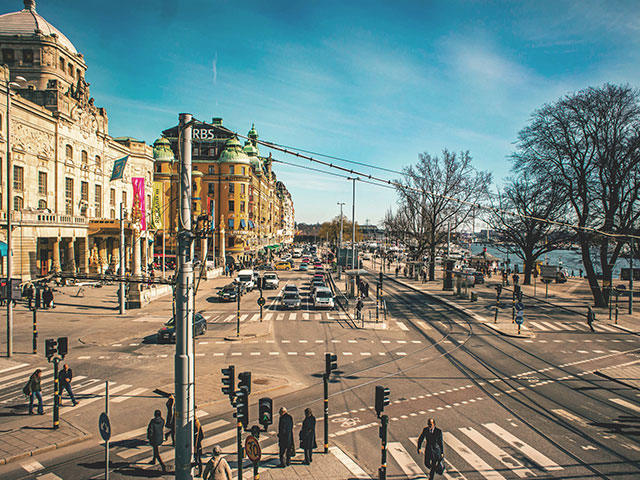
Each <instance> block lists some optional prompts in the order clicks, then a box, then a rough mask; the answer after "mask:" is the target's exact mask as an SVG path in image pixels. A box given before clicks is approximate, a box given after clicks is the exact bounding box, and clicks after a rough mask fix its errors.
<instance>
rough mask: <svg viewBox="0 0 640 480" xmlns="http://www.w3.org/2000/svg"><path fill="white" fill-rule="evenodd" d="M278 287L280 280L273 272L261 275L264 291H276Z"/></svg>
mask: <svg viewBox="0 0 640 480" xmlns="http://www.w3.org/2000/svg"><path fill="white" fill-rule="evenodd" d="M279 285H280V279H279V278H278V274H277V273H275V272H273V273H271V272H269V273H265V274H264V275H262V288H264V289H265V290H268V289H276V288H278V286H279Z"/></svg>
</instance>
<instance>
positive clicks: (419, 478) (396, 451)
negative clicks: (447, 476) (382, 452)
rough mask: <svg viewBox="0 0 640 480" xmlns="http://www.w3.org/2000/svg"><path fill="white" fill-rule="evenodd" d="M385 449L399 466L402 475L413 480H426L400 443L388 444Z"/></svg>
mask: <svg viewBox="0 0 640 480" xmlns="http://www.w3.org/2000/svg"><path fill="white" fill-rule="evenodd" d="M387 448H388V450H389V454H390V455H391V456H392V457H393V459H394V460H395V461H396V463H397V464H398V465H399V466H400V470H402V473H404V474H405V475H407V476H408V477H409V478H411V479H413V480H423V479H424V480H426V478H427V476H426V475H425V474H424V472H423V471H422V469H421V468H420V467H419V466H418V464H417V463H416V462H415V461H414V460H413V458H411V455H409V452H407V450H406V449H405V448H404V447H403V446H402V444H401V443H400V442H390V443H389V444H388V445H387Z"/></svg>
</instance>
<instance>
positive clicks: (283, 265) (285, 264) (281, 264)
mask: <svg viewBox="0 0 640 480" xmlns="http://www.w3.org/2000/svg"><path fill="white" fill-rule="evenodd" d="M276 270H291V264H290V263H289V262H278V263H276Z"/></svg>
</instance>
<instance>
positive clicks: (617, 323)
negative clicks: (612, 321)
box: [616, 307, 618, 325]
mask: <svg viewBox="0 0 640 480" xmlns="http://www.w3.org/2000/svg"><path fill="white" fill-rule="evenodd" d="M617 324H618V307H616V325H617Z"/></svg>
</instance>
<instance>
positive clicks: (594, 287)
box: [579, 234, 607, 308]
mask: <svg viewBox="0 0 640 480" xmlns="http://www.w3.org/2000/svg"><path fill="white" fill-rule="evenodd" d="M579 240H580V250H581V253H582V263H583V265H584V270H585V273H586V275H587V281H588V282H589V288H590V289H591V295H592V296H593V303H594V306H596V307H601V308H603V307H606V306H607V304H606V303H605V300H604V297H603V296H602V290H601V289H600V285H599V284H598V279H597V278H596V272H595V270H594V269H593V262H592V261H591V255H590V254H589V245H590V242H589V237H588V236H586V235H584V234H581V235H580V236H579Z"/></svg>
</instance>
